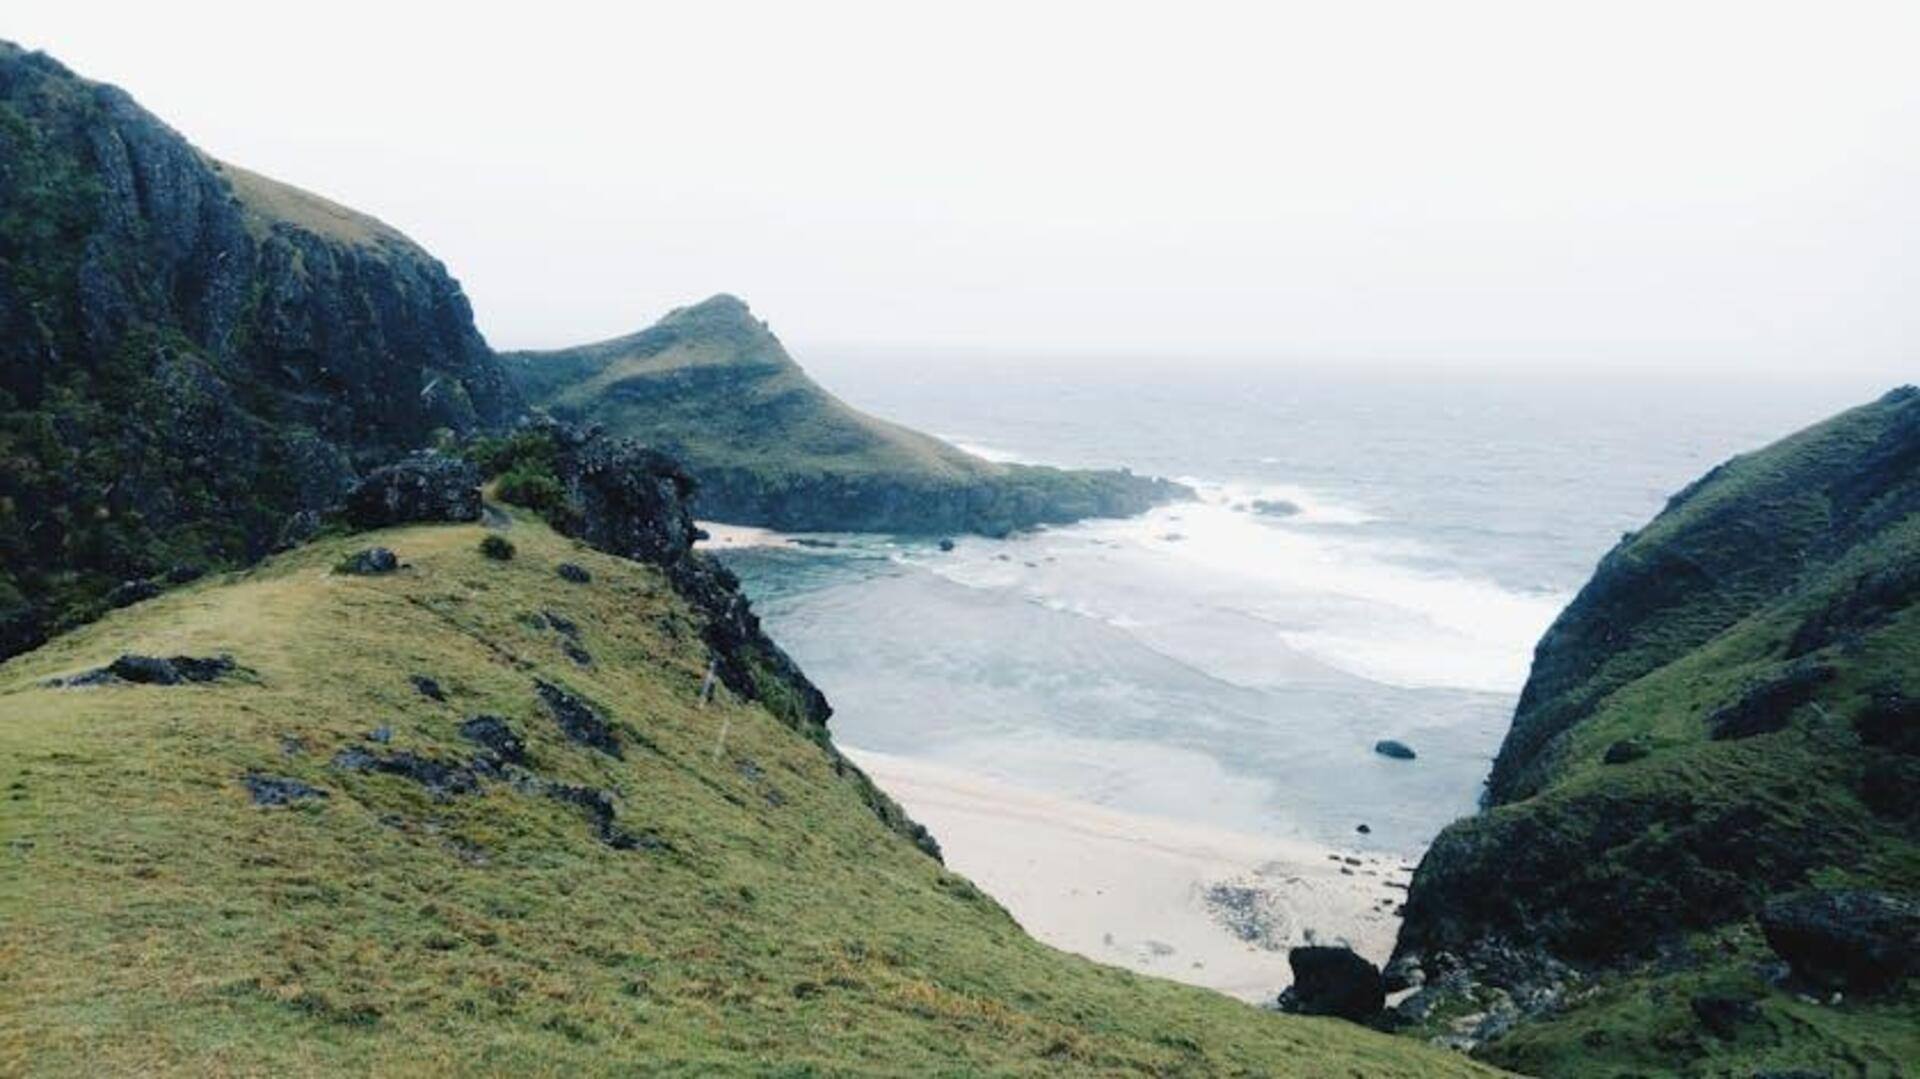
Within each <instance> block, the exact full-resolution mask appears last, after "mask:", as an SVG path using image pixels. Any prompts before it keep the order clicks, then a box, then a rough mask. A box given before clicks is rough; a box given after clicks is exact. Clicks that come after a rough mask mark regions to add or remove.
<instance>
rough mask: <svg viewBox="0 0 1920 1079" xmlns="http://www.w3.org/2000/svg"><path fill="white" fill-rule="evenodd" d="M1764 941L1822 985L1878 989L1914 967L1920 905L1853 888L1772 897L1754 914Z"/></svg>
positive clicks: (1918, 958)
mask: <svg viewBox="0 0 1920 1079" xmlns="http://www.w3.org/2000/svg"><path fill="white" fill-rule="evenodd" d="M1760 929H1761V931H1762V932H1764V933H1765V934H1766V936H1767V944H1768V945H1770V946H1771V947H1772V948H1773V950H1774V951H1775V952H1776V953H1778V954H1779V956H1780V958H1782V959H1785V960H1786V961H1787V962H1788V963H1789V964H1791V966H1792V967H1793V972H1794V973H1795V974H1797V975H1799V976H1800V977H1802V978H1805V979H1806V980H1808V981H1810V982H1813V983H1815V984H1817V985H1820V986H1823V987H1825V988H1828V989H1843V990H1846V991H1849V992H1855V993H1878V992H1885V991H1886V990H1889V989H1893V988H1897V987H1898V986H1899V985H1900V984H1901V983H1902V982H1904V981H1905V980H1906V979H1907V977H1908V976H1910V975H1912V974H1914V973H1915V972H1916V971H1920V902H1916V901H1915V900H1913V899H1909V898H1905V897H1902V896H1897V895H1892V894H1889V893H1887V892H1875V891H1868V890H1865V889H1855V888H1835V889H1814V890H1811V891H1804V892H1794V893H1791V894H1789V895H1783V896H1777V897H1775V898H1773V899H1771V900H1769V901H1768V902H1767V905H1766V906H1765V907H1763V908H1761V911H1760Z"/></svg>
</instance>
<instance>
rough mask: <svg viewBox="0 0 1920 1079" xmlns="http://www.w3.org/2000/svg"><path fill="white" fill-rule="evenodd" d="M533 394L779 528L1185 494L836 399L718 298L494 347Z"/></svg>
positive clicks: (1004, 527)
mask: <svg viewBox="0 0 1920 1079" xmlns="http://www.w3.org/2000/svg"><path fill="white" fill-rule="evenodd" d="M502 358H503V359H504V360H505V362H506V364H507V367H508V370H509V371H510V372H511V374H512V376H513V378H514V380H515V381H516V382H517V383H518V384H519V386H520V388H521V389H522V390H523V391H524V392H525V393H526V395H527V397H528V399H529V400H530V401H532V402H533V403H534V404H536V405H543V406H545V407H546V408H547V409H548V410H549V411H550V412H552V413H553V414H554V415H555V416H557V417H559V418H561V419H566V420H572V421H580V422H593V423H599V424H603V425H605V426H606V427H607V429H608V430H610V431H612V432H613V433H615V434H619V435H624V436H628V437H632V438H637V439H639V440H641V441H642V442H645V443H646V444H648V445H650V446H653V447H655V448H658V449H660V450H663V451H665V452H667V453H669V454H672V455H673V456H675V457H677V458H679V459H680V460H682V461H684V462H685V463H686V465H687V468H688V470H689V471H691V472H692V474H693V475H694V477H695V478H696V479H697V480H698V481H699V492H698V494H697V495H696V507H697V510H698V512H699V514H700V515H701V516H702V517H709V518H712V519H715V520H721V521H728V522H732V523H737V524H753V525H764V526H768V527H772V528H781V529H787V530H792V531H838V530H846V531H886V532H921V533H926V532H982V533H987V534H990V535H1000V534H1004V533H1006V532H1009V531H1012V530H1015V529H1020V528H1028V527H1031V526H1034V525H1039V524H1063V523H1066V522H1070V521H1075V520H1080V519H1082V518H1086V517H1116V516H1129V515H1132V514H1135V513H1139V512H1142V511H1144V510H1146V509H1149V508H1151V507H1152V506H1154V505H1157V504H1159V503H1162V502H1167V501H1171V500H1174V499H1177V498H1183V497H1189V496H1190V494H1191V492H1189V491H1188V490H1187V489H1186V488H1184V487H1182V486H1180V485H1179V484H1175V483H1171V482H1168V481H1166V480H1161V479H1153V478H1149V477H1145V476H1135V475H1133V474H1132V473H1130V472H1126V471H1075V470H1068V469H1056V468H1045V467H1039V466H1032V465H1014V464H1001V463H997V462H993V461H988V460H985V459H983V458H980V457H977V456H975V455H973V454H970V453H967V452H965V451H964V450H961V449H959V448H957V447H954V446H951V445H949V444H947V443H945V442H942V441H940V440H939V439H937V438H932V437H930V436H928V435H924V434H921V433H920V432H918V431H913V430H910V429H908V428H905V427H901V426H899V425H898V424H893V423H888V422H886V421H885V420H880V419H876V418H874V417H872V416H868V415H866V414H864V413H861V412H859V411H856V410H855V409H852V408H850V407H848V406H847V405H846V404H845V403H843V402H841V401H840V400H839V399H837V398H835V397H834V396H833V395H832V394H829V393H828V392H827V391H826V390H824V389H822V388H821V387H820V386H819V385H818V384H817V383H815V382H814V381H813V380H812V379H811V378H809V377H807V374H806V372H805V371H803V370H801V368H800V365H799V364H797V363H795V362H794V361H793V359H792V357H790V356H788V355H787V352H786V349H785V348H783V347H782V346H781V344H780V341H779V339H778V338H776V337H774V335H773V334H772V333H771V332H770V331H769V330H768V329H767V327H766V324H765V323H763V322H761V321H760V320H758V319H756V318H754V317H753V315H752V313H751V312H750V311H749V310H748V309H747V305H746V304H744V303H741V302H740V301H739V300H737V299H735V298H734V297H732V296H724V295H723V296H715V297H713V298H711V299H709V300H706V301H704V302H702V303H698V304H694V305H693V306H691V307H683V308H679V309H677V310H675V311H673V312H672V313H671V314H669V315H668V316H667V317H666V318H664V319H661V320H660V322H659V323H658V324H657V325H654V326H652V327H650V328H649V329H646V330H643V331H641V332H639V333H636V334H632V335H629V336H627V337H621V338H616V339H614V340H612V341H605V342H601V343H599V344H594V345H583V346H581V347H578V348H572V349H564V350H561V351H557V352H514V353H506V354H504V355H503V357H502Z"/></svg>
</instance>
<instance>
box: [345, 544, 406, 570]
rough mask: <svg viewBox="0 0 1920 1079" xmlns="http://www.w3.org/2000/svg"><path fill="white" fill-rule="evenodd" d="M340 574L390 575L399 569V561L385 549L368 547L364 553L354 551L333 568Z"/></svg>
mask: <svg viewBox="0 0 1920 1079" xmlns="http://www.w3.org/2000/svg"><path fill="white" fill-rule="evenodd" d="M333 568H334V569H335V570H336V571H337V572H340V573H352V574H357V575H359V576H363V577H371V576H376V575H378V574H382V573H392V572H393V571H394V570H397V569H399V568H400V559H399V558H398V557H396V556H395V555H394V553H393V552H392V551H389V550H387V549H386V548H385V547H368V548H367V549H366V550H364V551H355V552H354V553H352V554H350V555H348V556H347V557H346V558H345V559H344V560H342V561H341V563H340V564H339V565H337V566H335V567H333Z"/></svg>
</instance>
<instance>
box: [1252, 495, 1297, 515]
mask: <svg viewBox="0 0 1920 1079" xmlns="http://www.w3.org/2000/svg"><path fill="white" fill-rule="evenodd" d="M1253 512H1255V513H1258V514H1263V515H1265V516H1268V517H1292V516H1294V515H1295V514H1297V513H1299V512H1300V504H1299V503H1297V502H1290V501H1288V500H1287V499H1284V498H1256V499H1254V500H1253Z"/></svg>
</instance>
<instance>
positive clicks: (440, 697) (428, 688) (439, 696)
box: [407, 674, 447, 701]
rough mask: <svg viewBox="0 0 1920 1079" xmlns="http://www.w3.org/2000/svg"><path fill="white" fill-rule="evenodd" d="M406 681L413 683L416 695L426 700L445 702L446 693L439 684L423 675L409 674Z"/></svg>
mask: <svg viewBox="0 0 1920 1079" xmlns="http://www.w3.org/2000/svg"><path fill="white" fill-rule="evenodd" d="M407 681H409V682H412V683H413V688H414V691H415V692H416V693H418V694H420V695H421V696H422V697H425V698H427V699H428V700H434V701H445V700H446V699H447V691H446V690H444V689H441V688H440V683H438V682H436V681H434V680H433V679H431V678H428V677H427V676H426V675H424V674H410V675H408V676H407Z"/></svg>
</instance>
